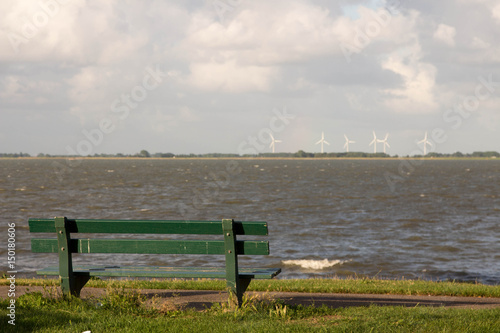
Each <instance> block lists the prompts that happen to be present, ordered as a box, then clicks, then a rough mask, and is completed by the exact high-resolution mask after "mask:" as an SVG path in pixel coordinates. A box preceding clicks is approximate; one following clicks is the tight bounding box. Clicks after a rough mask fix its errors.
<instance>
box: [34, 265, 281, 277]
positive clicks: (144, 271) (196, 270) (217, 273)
mask: <svg viewBox="0 0 500 333" xmlns="http://www.w3.org/2000/svg"><path fill="white" fill-rule="evenodd" d="M280 272H281V269H280V268H244V267H240V268H239V277H240V278H242V279H272V278H273V277H275V276H276V275H278V274H279V273H280ZM36 273H37V274H38V275H59V267H58V266H52V267H46V268H44V269H41V270H38V271H37V272H36ZM73 274H75V275H80V276H113V277H156V278H206V279H225V278H226V269H225V267H165V266H123V267H121V266H104V265H103V266H97V265H91V266H89V265H84V266H78V265H76V266H73Z"/></svg>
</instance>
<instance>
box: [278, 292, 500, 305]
mask: <svg viewBox="0 0 500 333" xmlns="http://www.w3.org/2000/svg"><path fill="white" fill-rule="evenodd" d="M282 300H283V301H284V302H285V303H287V304H290V305H304V306H309V305H313V306H316V307H320V306H322V305H326V306H328V307H331V308H346V307H360V306H364V307H368V306H371V305H378V306H403V307H416V306H430V307H472V306H475V305H478V302H477V301H474V300H471V301H470V302H469V301H461V300H460V301H459V300H435V299H428V300H427V299H422V298H419V299H408V298H397V297H391V298H387V297H377V295H373V296H370V297H355V296H352V297H349V296H342V297H337V296H335V295H332V296H314V297H311V296H294V297H290V298H282ZM483 305H484V304H483ZM497 306H498V304H497Z"/></svg>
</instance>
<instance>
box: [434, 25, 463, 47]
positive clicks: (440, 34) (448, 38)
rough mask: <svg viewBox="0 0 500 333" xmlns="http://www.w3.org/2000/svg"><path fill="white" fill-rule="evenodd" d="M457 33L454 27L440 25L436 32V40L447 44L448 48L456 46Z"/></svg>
mask: <svg viewBox="0 0 500 333" xmlns="http://www.w3.org/2000/svg"><path fill="white" fill-rule="evenodd" d="M456 34H457V31H456V29H455V28H454V27H452V26H449V25H446V24H439V25H438V27H437V29H436V31H435V32H434V36H433V37H434V39H435V40H438V41H441V42H443V43H445V44H446V45H448V46H455V36H456Z"/></svg>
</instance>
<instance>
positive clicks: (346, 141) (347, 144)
mask: <svg viewBox="0 0 500 333" xmlns="http://www.w3.org/2000/svg"><path fill="white" fill-rule="evenodd" d="M344 138H345V144H344V148H345V151H346V152H349V144H350V143H356V141H351V140H349V139H348V138H347V135H345V134H344Z"/></svg>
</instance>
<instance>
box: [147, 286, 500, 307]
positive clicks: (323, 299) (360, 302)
mask: <svg viewBox="0 0 500 333" xmlns="http://www.w3.org/2000/svg"><path fill="white" fill-rule="evenodd" d="M251 294H253V293H251ZM144 295H145V296H146V298H149V299H152V298H154V297H156V298H160V299H161V300H162V301H163V302H168V303H170V304H173V305H175V306H178V307H180V308H193V309H196V310H199V311H201V310H205V309H208V308H210V307H212V305H213V304H214V303H221V302H226V301H227V297H228V295H227V293H226V292H222V291H205V290H192V291H165V292H163V291H159V292H151V293H146V294H144ZM266 298H267V299H269V298H270V299H276V300H277V299H279V300H282V301H283V302H284V303H285V304H288V305H291V306H297V305H303V306H315V307H321V306H323V305H326V306H328V307H330V308H346V307H369V306H371V305H377V306H403V307H416V306H429V307H474V306H478V305H479V306H481V307H485V306H486V307H488V306H491V307H499V306H500V303H498V302H487V303H485V302H484V301H477V300H475V299H474V298H471V299H470V301H469V300H464V299H449V300H447V299H435V298H429V299H425V298H405V297H397V296H393V297H387V296H385V295H384V296H377V295H370V296H369V297H367V296H366V295H335V294H332V295H313V296H311V295H310V294H309V295H304V296H302V295H292V296H286V295H268V297H266Z"/></svg>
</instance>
